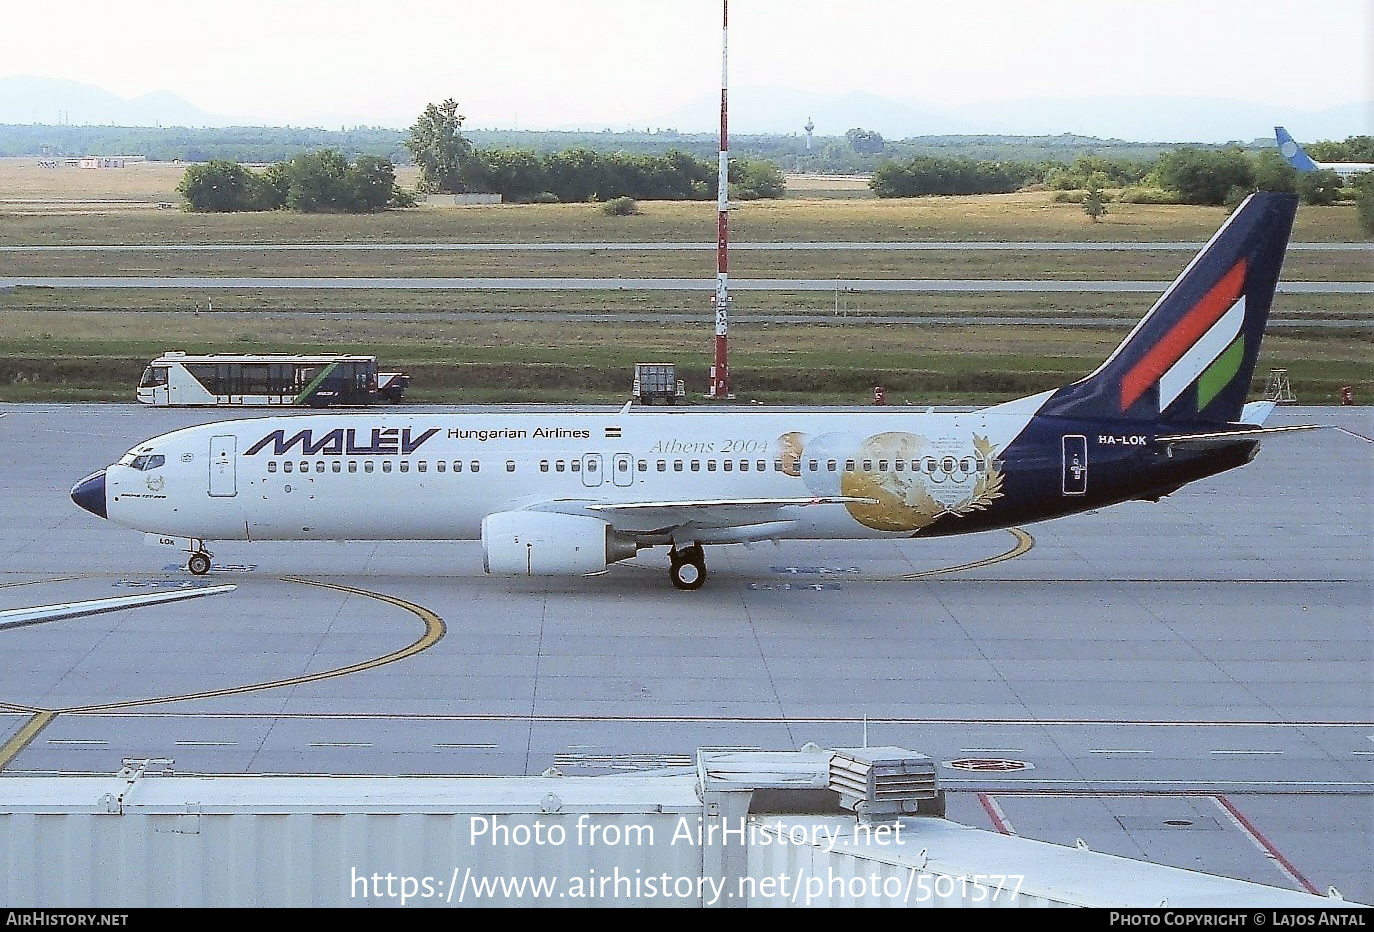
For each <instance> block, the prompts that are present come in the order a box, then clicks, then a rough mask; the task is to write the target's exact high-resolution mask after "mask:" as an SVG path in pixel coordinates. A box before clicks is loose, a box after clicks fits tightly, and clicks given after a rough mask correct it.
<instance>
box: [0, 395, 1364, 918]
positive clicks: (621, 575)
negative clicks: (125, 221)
mask: <svg viewBox="0 0 1374 932" xmlns="http://www.w3.org/2000/svg"><path fill="white" fill-rule="evenodd" d="M0 413H3V414H4V415H5V416H4V417H0V438H3V439H4V440H5V441H6V449H7V451H8V453H9V455H8V456H7V457H6V463H5V465H4V466H2V467H0V477H3V482H0V516H3V518H4V520H3V521H0V609H6V608H12V607H18V606H23V605H35V604H39V603H47V602H61V601H70V600H74V599H81V598H100V597H107V596H111V595H123V594H128V593H132V592H141V591H156V590H160V589H171V588H177V587H183V586H191V585H202V584H208V583H211V582H213V583H223V582H232V583H235V584H236V585H237V586H238V587H239V588H238V589H237V590H236V591H235V592H233V593H230V594H228V595H220V596H214V597H210V598H204V599H198V600H194V601H190V602H184V603H177V604H173V605H166V606H154V607H149V608H146V609H140V610H135V611H130V612H121V613H116V614H109V615H100V616H94V617H90V618H84V619H73V620H67V621H58V622H51V623H46V624H39V625H33V626H29V627H25V628H22V629H16V630H0V779H2V778H3V775H13V774H33V773H53V772H69V773H70V772H77V773H101V774H109V773H113V772H114V771H115V770H117V769H118V768H119V764H120V760H121V759H122V758H126V757H137V758H146V757H167V758H172V759H174V760H175V762H176V764H175V767H176V769H177V770H178V771H179V772H192V773H235V774H238V773H349V774H428V773H484V774H537V773H540V772H542V771H543V770H545V769H546V768H548V767H551V766H553V767H558V768H559V769H560V770H562V771H563V772H565V773H569V774H587V775H591V774H597V773H607V772H624V771H628V770H645V769H658V768H663V767H670V768H672V767H682V766H686V765H687V764H688V762H689V761H690V755H691V754H692V752H693V750H694V749H695V748H697V747H700V746H729V747H756V748H763V749H790V748H796V747H798V746H800V745H801V744H802V743H803V742H806V741H815V742H817V743H819V744H822V745H825V746H850V745H859V744H863V743H865V742H867V743H868V744H874V745H877V744H897V745H900V746H904V747H908V748H912V749H914V750H918V751H923V752H925V753H928V754H930V755H932V756H933V757H935V759H936V760H937V761H939V762H940V764H941V767H940V771H939V777H940V780H941V782H942V784H943V785H944V786H946V787H947V788H948V789H949V790H950V801H949V816H950V817H951V818H953V819H955V820H957V821H962V822H966V823H969V824H974V825H978V826H981V827H984V828H990V829H993V830H998V831H1010V832H1016V833H1020V834H1024V835H1027V836H1031V837H1037V838H1044V839H1047V840H1051V841H1057V842H1061V843H1067V844H1072V843H1073V842H1074V840H1075V839H1076V838H1082V839H1083V840H1084V841H1085V843H1087V844H1088V845H1089V846H1091V847H1092V848H1094V849H1095V850H1099V851H1109V852H1113V853H1120V854H1123V855H1129V856H1132V857H1145V858H1148V859H1150V860H1155V861H1160V862H1163V863H1173V864H1178V865H1179V866H1183V867H1190V868H1198V869H1203V870H1210V871H1213V872H1216V873H1221V874H1225V875H1228V876H1235V877H1241V878H1243V879H1247V880H1254V881H1257V882H1260V883H1268V884H1272V885H1276V886H1285V887H1290V888H1294V889H1304V890H1317V891H1319V892H1323V893H1324V892H1325V891H1326V888H1327V887H1328V886H1335V887H1337V888H1338V889H1339V890H1340V891H1341V892H1342V893H1343V894H1344V895H1345V896H1346V897H1347V898H1350V899H1354V900H1357V901H1362V902H1371V901H1374V773H1371V770H1372V769H1374V673H1372V672H1371V671H1374V666H1371V663H1372V662H1374V634H1371V632H1370V621H1371V618H1372V617H1374V613H1372V612H1374V605H1371V583H1372V582H1374V572H1372V570H1374V552H1372V551H1371V543H1370V541H1371V532H1374V512H1372V511H1371V504H1372V502H1371V498H1374V441H1371V439H1370V438H1374V409H1369V408H1281V409H1280V410H1279V412H1278V413H1277V414H1276V415H1275V417H1274V419H1273V423H1277V424H1285V423H1287V424H1294V423H1314V422H1315V423H1323V424H1331V425H1336V426H1338V427H1339V428H1342V429H1339V430H1338V429H1327V430H1321V431H1316V432H1310V433H1307V434H1302V435H1291V436H1279V437H1275V438H1272V439H1270V440H1266V441H1265V443H1264V446H1263V449H1262V450H1261V452H1260V454H1259V457H1258V458H1257V459H1256V461H1255V462H1254V463H1252V464H1250V465H1249V466H1247V467H1245V468H1244V469H1241V470H1236V471H1233V472H1231V473H1228V474H1224V475H1222V476H1218V477H1215V478H1213V479H1211V480H1207V481H1205V482H1202V483H1197V484H1194V485H1192V486H1189V487H1187V488H1185V489H1184V490H1182V491H1180V492H1179V493H1177V494H1175V495H1174V496H1172V497H1170V498H1166V499H1165V500H1164V501H1163V502H1161V503H1158V504H1148V503H1143V502H1142V503H1131V504H1126V505H1122V506H1117V507H1116V508H1113V509H1107V510H1103V511H1101V512H1100V513H1098V514H1089V515H1080V516H1076V517H1073V518H1066V519H1062V520H1059V521H1055V522H1050V523H1047V524H1041V525H1033V526H1030V527H1028V528H1026V529H1025V531H1024V533H1025V534H1026V535H1027V536H1026V537H1025V538H1024V539H1023V538H1020V537H1018V536H1016V535H1013V534H1010V533H1007V532H990V533H988V534H980V535H972V536H969V537H960V538H948V539H941V540H928V541H912V540H905V541H899V542H882V543H863V544H855V543H836V542H816V543H789V544H785V545H779V546H772V545H758V546H754V547H752V548H747V549H746V548H744V547H718V548H714V549H712V550H711V551H710V552H709V553H708V558H709V559H710V566H711V571H712V577H711V581H710V582H709V583H708V585H707V587H706V588H705V589H703V590H701V591H700V592H696V593H680V592H677V591H675V590H673V589H672V588H671V586H670V585H669V584H668V580H667V574H666V569H665V566H666V559H665V558H664V556H663V553H662V552H661V551H659V552H653V551H645V552H643V553H641V555H640V557H639V558H638V559H637V560H635V561H634V562H633V564H631V565H617V566H615V567H613V568H612V569H611V570H610V572H608V573H607V574H605V575H603V576H599V577H591V578H578V579H570V580H559V579H554V580H543V581H536V582H530V581H525V580H509V579H493V578H488V577H485V576H484V575H482V573H481V553H480V546H479V545H477V544H476V543H473V542H457V543H448V544H434V543H424V544H394V543H388V544H377V543H340V544H304V543H294V544H244V543H241V544H219V545H216V546H214V547H213V548H212V549H214V550H215V554H216V564H217V568H216V570H215V571H214V572H213V573H212V574H211V576H209V577H207V578H206V579H205V580H193V579H192V577H190V576H189V574H187V573H186V571H185V570H184V569H183V568H182V560H181V558H179V557H178V556H177V554H176V553H175V552H174V551H164V550H159V549H156V548H151V547H145V546H143V545H142V543H141V537H140V535H138V534H136V533H134V532H130V531H125V530H122V529H120V528H117V527H112V526H110V525H109V524H107V523H106V522H102V521H99V520H98V519H95V518H93V517H92V516H90V515H88V514H86V513H85V512H82V511H81V510H80V509H78V508H76V507H75V506H74V505H73V504H72V503H71V502H70V501H69V500H68V498H67V490H68V489H69V488H70V486H71V484H72V483H73V482H74V481H75V480H76V479H78V478H80V477H81V476H83V475H85V474H87V473H89V472H90V471H92V470H94V469H97V468H100V467H102V466H104V465H105V464H107V463H109V462H111V461H113V460H114V459H116V458H117V457H118V456H119V455H120V454H121V453H123V452H124V451H125V450H126V449H128V448H129V447H130V446H132V445H133V444H134V443H135V442H137V441H138V440H141V439H143V438H145V437H148V436H152V435H154V434H157V433H161V432H164V431H166V430H170V429H173V428H175V427H177V426H183V425H188V424H193V423H202V422H204V421H208V420H211V419H219V418H226V417H232V416H238V415H242V414H243V413H244V412H241V411H240V412H224V411H207V410H192V411H184V410H183V411H170V410H157V411H155V410H149V409H142V408H138V407H136V406H132V405H110V406H82V405H0ZM258 413H265V412H258Z"/></svg>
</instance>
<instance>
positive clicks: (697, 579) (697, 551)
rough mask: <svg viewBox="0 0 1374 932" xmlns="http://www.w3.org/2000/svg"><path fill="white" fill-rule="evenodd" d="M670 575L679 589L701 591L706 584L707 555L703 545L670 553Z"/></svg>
mask: <svg viewBox="0 0 1374 932" xmlns="http://www.w3.org/2000/svg"><path fill="white" fill-rule="evenodd" d="M668 575H669V576H670V577H672V580H673V585H674V586H676V587H677V588H679V589H687V590H692V589H700V588H701V587H702V586H703V585H705V584H706V554H705V553H703V552H702V550H701V544H693V545H692V546H690V547H684V548H683V549H682V550H678V549H677V548H676V547H674V548H673V549H672V550H670V551H668Z"/></svg>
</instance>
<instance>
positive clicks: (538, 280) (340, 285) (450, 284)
mask: <svg viewBox="0 0 1374 932" xmlns="http://www.w3.org/2000/svg"><path fill="white" fill-rule="evenodd" d="M710 285H711V280H710V279H705V278H555V277H545V276H540V277H511V278H442V277H437V276H436V277H424V278H407V277H383V278H344V277H338V278H335V277H291V276H274V277H265V278H264V277H212V276H203V275H166V276H161V275H160V276H143V275H106V276H98V275H71V276H11V277H0V288H20V287H23V288H195V289H226V290H235V289H237V290H242V289H261V290H269V291H270V290H292V289H315V288H329V289H340V290H356V289H360V288H361V289H407V290H415V289H419V290H429V291H629V290H632V291H701V290H703V289H706V288H708V287H709V286H710ZM1168 286H1169V282H1166V281H1074V280H1067V279H1065V280H1054V279H1035V280H1016V279H967V278H964V279H892V278H887V279H879V278H734V279H731V280H730V287H731V288H733V289H735V290H736V291H795V292H801V291H824V292H836V291H846V292H914V293H964V292H977V293H985V292H1032V293H1036V294H1067V293H1073V294H1085V293H1086V294H1122V293H1148V294H1158V293H1160V292H1161V291H1163V290H1164V289H1165V288H1167V287H1168ZM1278 293H1279V294H1374V282H1292V281H1289V282H1279V285H1278Z"/></svg>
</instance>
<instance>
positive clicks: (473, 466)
mask: <svg viewBox="0 0 1374 932" xmlns="http://www.w3.org/2000/svg"><path fill="white" fill-rule="evenodd" d="M481 471H482V464H481V463H479V462H477V460H473V461H472V462H471V463H469V464H468V472H481Z"/></svg>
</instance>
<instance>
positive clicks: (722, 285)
mask: <svg viewBox="0 0 1374 932" xmlns="http://www.w3.org/2000/svg"><path fill="white" fill-rule="evenodd" d="M729 35H730V0H721V18H720V165H719V168H718V180H717V189H718V190H717V194H716V213H717V218H716V302H715V303H716V353H715V360H714V362H713V363H712V365H711V391H710V393H709V395H708V396H707V397H710V398H715V399H717V400H722V401H723V400H725V399H727V398H729V397H730V366H729V363H728V362H727V355H728V353H729V345H730V337H729V327H730V321H729V316H730V275H729V262H728V255H729V251H730V142H729V138H730V137H729V135H728V133H727V130H726V125H727V124H726V117H725V114H726V99H727V95H726V88H727V86H728V83H729V80H728V79H729V73H730V43H729Z"/></svg>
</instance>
